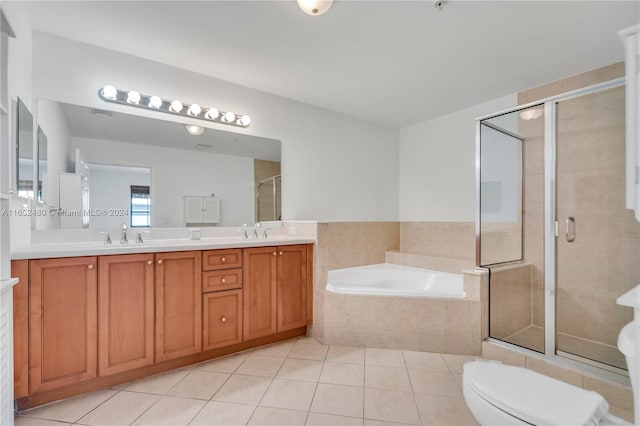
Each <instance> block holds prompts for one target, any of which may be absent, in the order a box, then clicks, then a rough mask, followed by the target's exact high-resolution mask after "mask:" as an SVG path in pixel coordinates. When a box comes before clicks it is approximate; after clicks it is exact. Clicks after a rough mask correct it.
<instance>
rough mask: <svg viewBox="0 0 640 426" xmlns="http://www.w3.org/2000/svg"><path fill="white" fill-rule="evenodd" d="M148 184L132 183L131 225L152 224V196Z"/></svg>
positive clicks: (143, 225) (139, 226) (138, 226)
mask: <svg viewBox="0 0 640 426" xmlns="http://www.w3.org/2000/svg"><path fill="white" fill-rule="evenodd" d="M150 195H151V194H150V190H149V187H148V186H138V185H131V209H130V210H129V211H130V217H131V223H130V225H131V227H132V228H141V227H149V226H151V196H150Z"/></svg>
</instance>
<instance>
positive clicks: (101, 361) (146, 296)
mask: <svg viewBox="0 0 640 426" xmlns="http://www.w3.org/2000/svg"><path fill="white" fill-rule="evenodd" d="M98 265H99V266H98V273H99V276H98V336H99V338H98V373H99V375H100V376H107V375H110V374H116V373H121V372H123V371H128V370H132V369H134V368H139V367H144V366H146V365H151V364H153V362H154V311H153V309H154V258H153V254H123V255H114V256H100V257H99V260H98Z"/></svg>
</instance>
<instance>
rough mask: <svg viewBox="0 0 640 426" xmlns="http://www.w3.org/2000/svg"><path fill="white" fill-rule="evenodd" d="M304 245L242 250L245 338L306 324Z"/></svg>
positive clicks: (305, 261) (305, 257)
mask: <svg viewBox="0 0 640 426" xmlns="http://www.w3.org/2000/svg"><path fill="white" fill-rule="evenodd" d="M307 268H308V265H307V246H306V245H291V246H280V247H260V248H250V249H245V250H244V287H243V288H244V298H245V300H244V339H245V340H249V339H253V338H257V337H261V336H266V335H269V334H274V333H280V332H283V331H287V330H293V329H296V328H299V327H304V326H306V325H307V303H308V300H307V284H308V271H307Z"/></svg>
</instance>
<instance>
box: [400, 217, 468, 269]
mask: <svg viewBox="0 0 640 426" xmlns="http://www.w3.org/2000/svg"><path fill="white" fill-rule="evenodd" d="M475 232H476V231H475V223H473V222H402V223H400V251H401V252H403V253H411V254H420V255H424V256H434V257H444V258H449V259H462V260H468V261H474V260H475V252H476V248H475Z"/></svg>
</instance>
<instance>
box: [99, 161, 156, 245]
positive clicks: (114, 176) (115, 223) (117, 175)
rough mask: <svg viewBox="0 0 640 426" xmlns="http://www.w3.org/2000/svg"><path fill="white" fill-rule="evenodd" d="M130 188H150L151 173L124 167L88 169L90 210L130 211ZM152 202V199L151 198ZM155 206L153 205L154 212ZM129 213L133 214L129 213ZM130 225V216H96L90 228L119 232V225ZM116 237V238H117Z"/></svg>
mask: <svg viewBox="0 0 640 426" xmlns="http://www.w3.org/2000/svg"><path fill="white" fill-rule="evenodd" d="M131 185H139V186H150V185H151V174H150V170H148V169H147V170H145V169H129V170H124V169H122V168H118V169H117V170H116V169H111V170H109V169H106V168H103V167H90V168H89V206H90V209H91V210H94V211H95V210H98V209H103V210H106V211H107V212H108V211H109V210H115V211H129V209H130V201H131ZM152 201H153V199H152ZM155 207H156V206H155V205H154V204H152V205H151V211H152V213H153V211H154V208H155ZM129 214H131V212H130V211H129ZM122 223H124V224H126V225H127V226H129V224H130V223H131V217H130V216H125V215H122V216H121V215H118V214H112V215H104V216H102V215H100V216H98V215H95V216H92V217H91V218H89V228H92V229H100V230H109V229H117V228H118V227H119V226H120V224H122ZM113 238H117V236H116V235H114V236H113Z"/></svg>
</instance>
